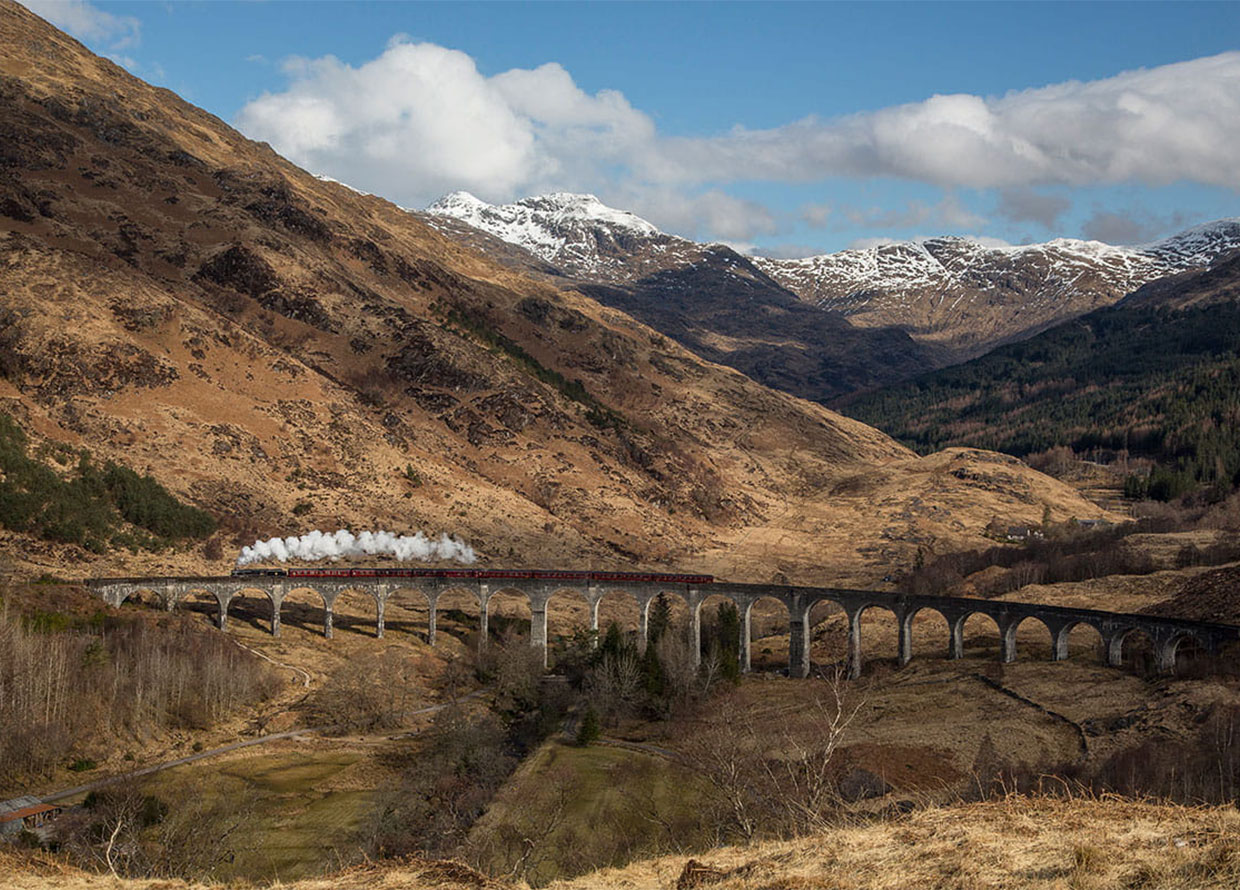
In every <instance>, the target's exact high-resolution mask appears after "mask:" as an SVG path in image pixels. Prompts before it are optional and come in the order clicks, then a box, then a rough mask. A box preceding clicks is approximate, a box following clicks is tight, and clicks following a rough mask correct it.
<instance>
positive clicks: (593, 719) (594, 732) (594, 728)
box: [577, 705, 603, 748]
mask: <svg viewBox="0 0 1240 890" xmlns="http://www.w3.org/2000/svg"><path fill="white" fill-rule="evenodd" d="M602 734H603V730H602V727H600V726H599V722H598V712H597V711H596V710H594V705H590V706H589V707H587V708H586V712H585V714H584V715H582V718H581V725H580V726H578V727H577V744H578V746H580V747H582V748H585V747H587V746H588V745H590V744H591V743H593V742H597V741H598V739H599V736H601V735H602Z"/></svg>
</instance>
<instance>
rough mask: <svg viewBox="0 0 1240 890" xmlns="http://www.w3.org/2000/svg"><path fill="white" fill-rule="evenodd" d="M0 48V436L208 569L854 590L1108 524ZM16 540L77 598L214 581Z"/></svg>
mask: <svg viewBox="0 0 1240 890" xmlns="http://www.w3.org/2000/svg"><path fill="white" fill-rule="evenodd" d="M0 47H3V52H2V53H0V294H2V295H3V303H2V305H0V410H4V411H8V412H10V413H13V414H15V415H16V416H17V417H18V418H19V420H20V421H21V422H22V424H23V425H24V426H25V427H26V428H27V429H29V430H31V431H32V432H34V433H35V434H36V438H37V437H46V438H49V439H53V440H57V441H62V442H68V443H70V444H73V445H75V446H78V445H80V446H85V447H89V448H90V449H92V451H94V452H95V453H96V455H97V456H99V457H100V458H105V459H120V460H123V461H125V462H126V463H128V464H130V465H131V466H133V467H134V468H135V469H137V470H139V471H142V472H150V473H152V474H153V475H154V476H155V477H156V478H158V479H159V480H160V481H162V482H163V483H165V484H166V485H168V486H169V487H171V488H172V489H174V490H175V491H177V492H178V493H179V494H181V495H183V496H185V497H187V498H188V499H190V500H192V501H193V502H195V503H196V504H199V505H201V506H204V507H206V508H207V509H210V510H211V511H213V512H214V513H215V514H217V515H218V516H220V517H222V518H223V519H224V521H225V523H226V533H227V535H228V544H229V546H228V547H226V548H225V549H226V553H227V551H228V550H230V548H231V545H232V544H233V543H239V542H241V541H243V540H245V539H247V538H249V537H252V536H254V535H256V534H259V533H262V534H272V533H277V532H279V533H285V534H288V533H293V532H298V531H304V530H307V529H309V528H314V527H337V526H346V525H347V526H353V527H373V526H385V527H393V528H396V529H399V530H408V529H414V528H419V527H421V528H428V529H445V530H451V531H455V532H459V533H461V534H463V535H465V536H467V537H469V538H470V539H472V540H473V541H474V542H475V543H476V544H477V546H478V548H479V550H480V551H481V552H482V553H483V554H484V556H485V557H486V558H487V559H489V560H491V561H493V562H494V561H509V562H516V561H522V562H540V563H545V564H555V563H561V564H562V563H567V562H569V561H579V562H580V561H588V562H591V563H593V564H595V565H599V566H603V565H629V564H633V563H643V564H651V565H654V564H660V565H681V566H686V567H688V566H698V567H701V568H705V569H709V570H711V571H714V572H716V573H717V574H720V575H730V576H733V577H748V578H758V577H770V575H771V574H772V573H773V569H772V567H773V565H774V564H775V563H778V570H779V571H783V572H785V574H786V575H787V576H788V577H790V578H791V577H796V578H800V579H802V580H810V579H824V580H825V579H828V578H829V579H832V580H842V581H854V582H867V581H871V580H873V579H875V578H877V577H881V576H882V575H883V574H885V573H887V572H888V571H890V568H891V563H892V561H900V560H908V559H911V557H912V554H913V553H914V552H915V550H916V548H917V547H918V546H919V545H924V544H926V543H929V544H931V545H932V546H948V545H954V544H958V543H961V542H965V543H967V542H969V541H973V540H975V539H976V535H977V532H978V531H979V530H980V529H981V528H982V527H983V526H984V525H985V523H986V522H987V521H989V520H990V519H991V518H992V517H993V516H994V515H1003V516H1008V517H1010V518H1012V519H1013V520H1014V521H1021V520H1023V521H1035V520H1037V519H1039V518H1040V517H1041V514H1042V510H1043V505H1044V504H1050V505H1051V507H1052V509H1053V511H1054V512H1055V513H1056V514H1057V517H1058V518H1066V516H1068V515H1080V516H1083V515H1095V514H1096V513H1097V511H1096V510H1095V509H1092V508H1091V507H1090V506H1089V505H1088V504H1086V503H1085V502H1084V501H1082V500H1081V499H1080V498H1079V497H1078V496H1076V495H1075V494H1074V493H1073V492H1071V491H1070V490H1069V489H1068V488H1066V487H1065V486H1062V485H1060V484H1058V483H1055V482H1053V481H1051V480H1049V479H1047V478H1046V477H1043V476H1040V475H1039V474H1035V473H1032V472H1031V471H1029V470H1027V468H1024V467H1023V466H1021V465H1015V464H1012V465H1003V466H999V465H998V464H996V463H995V462H994V460H993V459H992V458H991V457H987V456H985V455H984V454H983V453H981V452H976V453H971V456H962V455H959V454H958V455H954V456H946V457H941V456H937V457H932V458H929V459H925V460H918V459H916V458H914V457H913V456H912V455H911V454H910V453H909V452H908V451H906V450H905V449H903V448H901V447H900V446H898V445H896V444H895V443H894V442H892V441H891V440H890V439H889V438H887V437H886V436H884V435H882V434H881V433H878V432H877V431H875V430H873V429H872V428H869V427H867V426H864V425H863V424H860V423H857V422H854V421H851V420H849V419H847V418H844V417H841V416H840V415H837V414H835V413H832V412H830V411H827V410H825V409H822V408H820V407H818V406H815V405H811V404H808V403H805V402H802V401H800V400H797V399H795V398H792V397H789V396H786V395H783V394H780V393H775V392H772V391H771V390H768V389H766V388H764V387H762V386H759V385H757V384H755V383H754V382H753V381H751V380H749V379H748V378H746V377H744V376H742V375H741V374H738V373H736V372H734V371H730V370H728V369H724V368H720V367H718V366H715V365H711V364H709V363H706V362H703V361H701V360H700V359H698V358H697V357H695V356H693V355H692V354H691V353H689V352H687V351H685V350H683V349H681V348H679V347H677V346H675V345H673V344H670V343H668V342H667V341H666V340H665V339H664V338H662V337H661V336H659V335H658V334H656V333H655V332H654V331H652V330H650V329H649V328H647V327H645V326H643V325H641V324H639V323H637V322H635V321H634V320H633V319H631V318H630V317H628V316H626V315H623V314H622V313H620V312H617V311H615V310H611V309H607V308H604V307H601V306H599V305H598V304H597V303H595V302H593V301H591V300H588V299H586V298H584V297H582V296H581V295H579V294H577V293H574V292H560V291H557V290H556V289H553V288H551V287H549V286H547V285H544V284H540V283H537V282H534V281H532V280H530V279H528V278H526V277H523V276H522V275H520V274H518V273H516V272H513V271H510V270H505V269H504V268H502V267H500V266H498V265H495V264H493V263H492V262H490V261H488V260H485V259H483V258H482V257H480V256H479V255H477V254H476V253H474V252H472V251H471V250H470V249H468V248H466V247H463V246H461V245H459V244H457V243H455V242H453V241H452V240H449V239H448V238H446V237H444V236H443V235H441V234H439V233H438V232H436V231H434V230H432V229H430V228H428V227H427V226H425V225H423V224H422V223H420V222H418V221H417V220H416V219H414V218H413V217H411V216H410V215H409V214H407V213H405V212H403V211H401V210H400V209H399V208H397V207H395V206H393V205H392V204H390V203H388V202H386V201H383V200H381V199H378V198H375V197H372V196H366V195H360V194H357V193H355V192H352V191H350V190H349V189H347V188H345V187H343V186H340V185H338V184H334V183H328V182H323V181H321V180H318V179H316V178H315V177H312V176H310V175H308V174H307V173H305V172H304V171H302V170H300V169H298V168H296V167H294V166H293V165H291V164H290V163H288V162H287V161H285V160H284V159H282V158H280V157H279V156H278V155H276V154H275V153H274V152H273V151H272V150H271V149H270V148H269V147H268V146H266V145H263V144H258V143H254V142H251V141H249V140H246V139H245V138H244V137H242V136H241V135H240V134H238V133H237V132H235V131H234V130H232V129H231V128H229V127H228V126H227V125H225V124H223V123H222V122H221V121H219V120H218V119H216V118H214V117H212V116H210V115H208V114H206V113H205V112H203V111H201V110H200V109H197V108H195V107H193V106H191V105H189V104H188V103H186V102H184V101H182V100H181V99H179V98H178V97H177V96H175V95H174V94H172V93H171V92H169V91H167V90H162V89H157V88H154V87H151V86H150V85H148V84H146V83H144V82H142V81H140V80H138V79H136V78H134V77H132V76H130V75H129V74H127V73H126V72H124V71H123V70H121V69H120V68H119V67H117V66H115V65H113V64H112V63H111V62H108V61H106V60H104V59H101V58H98V57H96V56H94V55H92V54H91V53H90V52H88V51H87V50H86V49H85V48H84V47H82V46H81V45H80V44H78V43H77V42H76V41H73V40H72V39H70V38H68V37H67V36H65V35H64V34H62V33H60V32H58V31H56V30H55V29H54V28H52V27H51V26H49V25H48V24H47V23H45V22H43V21H42V20H41V19H39V18H38V17H36V16H35V15H33V14H31V13H30V12H28V11H27V10H25V9H24V8H22V7H20V6H17V5H16V4H14V3H11V2H7V0H5V2H0ZM527 357H528V358H527ZM550 372H554V373H550ZM556 375H559V377H558V380H559V381H560V382H559V384H558V385H556V380H557V377H556ZM572 380H580V381H581V388H576V389H574V388H573V387H571V386H568V385H566V384H565V381H572ZM583 393H585V394H584V395H583ZM591 409H592V410H591ZM591 420H593V421H595V422H593V423H592V422H591ZM600 421H602V424H601V425H599V422H600ZM409 465H412V466H413V468H414V469H415V470H416V473H417V475H418V476H419V477H420V481H421V484H420V485H418V484H417V483H416V482H415V481H411V480H409V479H407V478H406V477H405V475H404V469H405V468H406V466H409ZM976 467H980V468H982V469H980V470H976ZM875 491H881V492H882V493H883V495H884V496H883V498H882V499H881V501H880V502H879V503H877V504H876V502H875V499H874V497H873V492H875ZM940 496H941V497H942V498H944V499H946V500H949V501H952V502H953V503H955V504H957V505H959V506H958V508H952V509H950V510H948V511H946V515H945V514H940V513H938V511H937V509H936V507H937V504H935V503H932V502H931V501H932V499H937V498H939V497H940ZM298 504H304V505H306V506H303V507H301V510H302V511H303V514H304V515H301V517H300V518H299V519H296V520H294V519H293V518H292V516H291V515H290V512H291V510H292V508H293V507H294V506H295V505H298ZM807 535H808V536H810V538H809V541H808V542H807V540H806V537H805V536H807ZM4 540H6V541H7V544H6V545H5V547H6V549H7V550H8V551H9V552H10V553H12V554H16V555H18V556H20V557H21V558H22V559H23V560H25V561H26V562H27V564H29V565H32V566H35V565H37V566H38V567H42V568H48V567H52V568H55V567H57V566H60V567H66V568H72V569H73V570H74V571H75V572H81V571H87V572H92V573H93V572H106V571H118V570H121V569H124V570H125V571H162V570H190V569H192V570H204V569H212V570H220V569H223V568H225V566H226V562H224V561H220V562H217V563H216V564H215V565H207V564H206V562H205V561H204V560H203V559H202V558H201V557H200V556H198V555H195V554H180V555H160V556H153V555H146V556H141V557H132V558H131V557H126V558H125V559H124V560H122V559H121V558H119V557H117V556H112V557H106V558H104V559H101V560H96V561H94V562H88V560H87V557H86V555H84V554H80V553H75V552H71V551H67V550H64V549H62V548H50V547H42V546H41V545H39V544H37V543H36V542H32V541H29V540H26V539H22V538H16V539H14V538H13V537H12V536H9V537H7V538H5V539H4ZM807 543H808V544H810V546H808V547H807Z"/></svg>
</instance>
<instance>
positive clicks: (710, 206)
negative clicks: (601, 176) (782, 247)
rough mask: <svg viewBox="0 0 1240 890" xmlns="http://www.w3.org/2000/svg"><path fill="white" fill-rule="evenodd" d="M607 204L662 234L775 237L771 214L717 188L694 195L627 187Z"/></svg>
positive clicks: (742, 238) (731, 238) (731, 239)
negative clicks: (653, 227) (621, 208)
mask: <svg viewBox="0 0 1240 890" xmlns="http://www.w3.org/2000/svg"><path fill="white" fill-rule="evenodd" d="M608 203H610V204H613V205H615V206H619V207H624V208H626V209H629V210H632V211H633V212H634V213H636V214H637V215H638V216H640V217H642V218H643V219H647V220H649V221H650V222H652V223H654V224H655V225H656V226H657V227H658V228H660V229H662V230H663V231H665V232H677V233H681V234H684V235H686V236H688V237H698V236H704V237H710V238H717V239H722V240H724V241H728V242H748V241H750V240H751V239H753V238H755V237H757V236H758V235H771V234H774V233H775V231H776V230H777V228H778V225H777V223H776V220H775V217H774V215H773V214H772V213H771V212H770V211H769V210H767V209H766V208H765V207H763V206H762V205H761V204H759V203H757V202H755V201H746V200H744V199H742V198H736V197H733V196H732V195H729V194H727V193H726V192H722V191H719V190H718V189H711V190H710V191H707V192H703V193H701V194H697V195H689V194H684V193H682V192H680V191H678V190H676V189H667V188H628V189H622V190H620V191H618V192H616V193H615V194H612V195H609V196H608Z"/></svg>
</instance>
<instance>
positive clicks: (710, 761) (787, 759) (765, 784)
mask: <svg viewBox="0 0 1240 890" xmlns="http://www.w3.org/2000/svg"><path fill="white" fill-rule="evenodd" d="M862 704H863V703H862V702H860V701H855V702H854V701H850V700H849V697H848V687H847V684H846V682H845V681H844V680H843V678H842V677H841V676H840V674H839V673H836V674H834V675H832V676H831V677H830V678H827V679H826V680H825V681H823V682H821V683H819V684H818V685H817V687H816V688H815V690H814V694H813V696H812V698H811V699H810V700H809V701H808V702H807V703H806V704H805V706H804V707H803V708H802V709H801V710H800V712H799V719H798V720H796V721H794V722H793V724H792V725H788V724H786V723H784V722H782V721H771V720H769V719H764V718H762V717H761V716H760V715H759V716H757V717H755V716H754V713H753V711H752V709H751V708H749V707H746V706H744V704H743V703H741V702H739V701H738V700H737V699H736V698H735V697H728V698H724V699H722V700H721V701H720V705H719V707H718V709H717V710H716V711H715V713H714V714H713V715H712V716H711V717H710V718H709V719H708V720H707V722H706V725H705V727H704V728H703V729H702V731H701V732H699V733H698V735H697V738H696V742H695V745H694V746H693V749H692V753H693V755H694V757H695V759H696V761H697V763H698V765H699V767H700V768H701V770H702V773H703V775H704V776H705V778H706V780H707V781H708V782H709V783H710V785H711V788H712V789H713V791H714V798H715V805H716V807H717V809H718V815H719V818H720V820H721V822H722V823H723V824H725V825H727V826H728V827H729V828H730V829H731V831H732V832H733V833H735V834H738V835H739V836H740V837H742V838H744V839H746V840H749V839H752V838H753V837H754V836H755V835H756V834H759V833H763V834H771V835H784V834H797V833H802V832H805V831H808V830H813V829H815V828H819V827H822V826H824V825H825V824H827V823H829V822H830V821H831V819H832V816H833V814H834V813H835V812H836V811H837V809H838V804H839V797H838V794H837V789H836V784H837V783H836V773H837V771H838V770H837V768H836V767H837V764H836V760H837V755H838V753H839V749H840V746H841V745H842V744H843V742H844V741H845V739H846V737H847V733H848V730H849V727H850V726H851V725H852V723H853V721H854V720H855V719H856V717H857V714H858V713H859V712H860V710H861V708H862Z"/></svg>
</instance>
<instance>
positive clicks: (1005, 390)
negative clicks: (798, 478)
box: [844, 251, 1240, 499]
mask: <svg viewBox="0 0 1240 890" xmlns="http://www.w3.org/2000/svg"><path fill="white" fill-rule="evenodd" d="M1238 394H1240V251H1233V252H1232V253H1230V254H1228V255H1227V256H1225V257H1223V258H1221V259H1219V260H1217V261H1216V262H1215V263H1214V264H1213V265H1211V266H1210V267H1209V268H1207V269H1202V270H1197V271H1194V272H1184V273H1181V274H1179V275H1176V276H1173V277H1170V278H1163V279H1159V280H1157V281H1155V282H1152V283H1150V284H1147V285H1145V286H1144V287H1143V288H1140V289H1138V290H1136V291H1135V292H1134V293H1132V294H1131V295H1129V296H1128V297H1126V298H1125V299H1123V300H1122V301H1120V302H1119V303H1118V304H1117V305H1115V306H1111V307H1108V308H1106V309H1099V310H1096V311H1094V312H1091V313H1088V314H1086V315H1084V316H1081V317H1080V318H1077V319H1074V320H1072V321H1069V322H1065V323H1063V324H1060V325H1057V326H1055V327H1053V328H1050V329H1049V330H1046V331H1043V332H1042V333H1040V334H1038V335H1037V336H1035V337H1032V338H1030V339H1029V340H1025V341H1023V342H1020V343H1013V344H1009V345H1007V346H1002V347H1000V348H998V349H996V350H994V351H993V352H990V353H988V354H987V355H985V356H982V357H981V358H978V359H974V360H973V361H970V362H967V363H965V364H962V365H958V366H956V367H952V368H944V369H942V370H939V371H935V372H933V373H930V374H926V375H923V376H921V377H918V378H916V379H914V380H912V381H909V382H907V383H903V384H900V385H898V386H894V387H889V388H886V389H882V390H879V391H876V392H872V393H866V394H863V395H860V396H858V397H857V398H855V399H852V400H850V401H849V402H848V403H847V405H846V406H845V407H844V410H845V411H847V413H849V414H850V415H852V416H854V417H857V418H858V419H861V420H864V421H866V422H867V423H873V424H875V425H877V426H878V427H880V428H881V429H884V430H886V431H887V432H890V433H891V434H892V435H894V436H896V437H897V438H899V439H901V440H902V441H904V442H906V443H907V444H909V445H911V446H912V447H914V448H917V449H919V450H922V451H932V450H934V449H937V448H942V447H945V446H965V445H969V446H974V447H984V448H995V449H999V450H1002V451H1006V452H1008V453H1010V454H1015V455H1021V456H1024V455H1028V454H1031V453H1034V452H1040V451H1045V450H1047V449H1049V448H1052V447H1055V446H1069V447H1071V448H1073V449H1075V450H1076V451H1078V452H1087V451H1094V452H1099V453H1100V456H1102V457H1108V456H1111V457H1115V456H1131V457H1143V458H1147V459H1150V460H1154V461H1157V462H1158V463H1159V465H1160V467H1159V469H1158V470H1157V471H1156V472H1155V473H1154V474H1152V475H1151V476H1150V477H1149V479H1148V480H1145V481H1144V482H1141V481H1139V480H1138V481H1134V482H1133V483H1132V485H1133V486H1135V487H1134V488H1133V490H1132V491H1130V492H1129V493H1130V494H1136V495H1140V494H1149V495H1151V496H1154V497H1160V498H1163V499H1166V498H1169V497H1172V496H1175V495H1177V494H1180V493H1182V492H1184V491H1186V490H1188V489H1190V488H1193V487H1195V486H1197V485H1214V484H1219V485H1222V486H1226V487H1230V486H1233V485H1237V484H1240V397H1238ZM1143 486H1144V488H1143Z"/></svg>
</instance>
